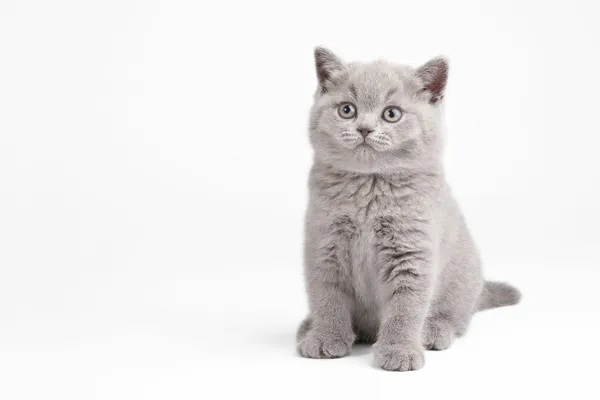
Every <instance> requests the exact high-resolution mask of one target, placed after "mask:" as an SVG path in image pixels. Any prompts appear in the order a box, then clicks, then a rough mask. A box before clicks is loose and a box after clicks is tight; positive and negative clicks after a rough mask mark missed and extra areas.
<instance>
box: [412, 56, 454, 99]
mask: <svg viewBox="0 0 600 400" xmlns="http://www.w3.org/2000/svg"><path fill="white" fill-rule="evenodd" d="M415 74H416V75H417V77H418V78H419V79H420V81H421V83H423V89H422V91H426V92H428V93H430V96H431V97H430V99H429V102H430V103H431V104H435V103H437V102H438V101H440V100H441V99H442V98H443V97H444V90H445V89H446V82H447V81H448V60H446V59H445V58H444V57H436V58H434V59H433V60H430V61H428V62H427V63H426V64H425V65H423V66H421V67H419V68H417V70H416V71H415Z"/></svg>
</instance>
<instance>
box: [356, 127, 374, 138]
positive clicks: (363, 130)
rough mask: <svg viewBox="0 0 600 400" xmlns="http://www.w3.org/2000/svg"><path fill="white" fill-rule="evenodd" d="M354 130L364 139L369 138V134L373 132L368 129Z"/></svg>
mask: <svg viewBox="0 0 600 400" xmlns="http://www.w3.org/2000/svg"><path fill="white" fill-rule="evenodd" d="M356 130H357V131H358V132H359V133H360V134H361V135H362V137H364V138H366V137H367V136H369V133H371V132H373V129H369V128H356Z"/></svg>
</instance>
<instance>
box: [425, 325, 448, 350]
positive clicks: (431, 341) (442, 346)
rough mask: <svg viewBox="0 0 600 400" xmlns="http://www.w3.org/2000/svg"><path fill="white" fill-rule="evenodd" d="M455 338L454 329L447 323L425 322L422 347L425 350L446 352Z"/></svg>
mask: <svg viewBox="0 0 600 400" xmlns="http://www.w3.org/2000/svg"><path fill="white" fill-rule="evenodd" d="M455 337H456V334H455V331H454V328H453V327H452V325H451V324H450V323H449V322H448V321H444V320H436V319H432V320H427V321H426V322H425V326H423V346H424V347H425V348H426V349H427V350H446V349H447V348H449V347H450V346H452V343H453V342H454V338H455Z"/></svg>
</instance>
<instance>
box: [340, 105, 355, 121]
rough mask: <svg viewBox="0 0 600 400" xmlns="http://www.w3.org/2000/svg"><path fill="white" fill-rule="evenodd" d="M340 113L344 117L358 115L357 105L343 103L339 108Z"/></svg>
mask: <svg viewBox="0 0 600 400" xmlns="http://www.w3.org/2000/svg"><path fill="white" fill-rule="evenodd" d="M338 113H339V114H340V117H342V118H352V117H354V116H355V115H356V107H354V105H353V104H351V103H343V104H342V105H341V106H340V108H338Z"/></svg>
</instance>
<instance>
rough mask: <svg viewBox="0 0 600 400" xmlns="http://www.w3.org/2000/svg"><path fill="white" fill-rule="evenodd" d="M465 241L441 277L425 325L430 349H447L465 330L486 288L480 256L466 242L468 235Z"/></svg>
mask: <svg viewBox="0 0 600 400" xmlns="http://www.w3.org/2000/svg"><path fill="white" fill-rule="evenodd" d="M462 243H463V246H462V247H461V252H460V253H459V254H457V255H455V256H454V257H452V259H451V260H450V261H449V262H448V263H447V265H445V267H444V269H443V271H442V272H441V274H440V276H439V277H438V282H439V285H440V287H439V288H438V290H437V291H438V293H437V294H436V295H435V296H434V299H433V301H432V303H431V306H430V309H429V315H428V317H427V320H426V321H425V326H424V327H423V345H424V346H425V348H427V349H429V350H445V349H447V348H449V347H450V346H451V345H452V343H453V342H454V339H455V338H456V337H457V336H462V335H463V334H464V333H465V332H466V330H467V327H468V325H469V322H470V321H471V317H472V315H473V310H474V309H475V306H476V303H477V298H478V297H479V294H480V293H481V289H482V287H483V277H482V274H481V262H480V260H479V255H478V254H477V252H476V250H475V249H474V247H473V246H472V245H471V246H468V245H467V244H468V243H471V242H470V241H469V238H468V237H467V238H464V239H463V240H462Z"/></svg>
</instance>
